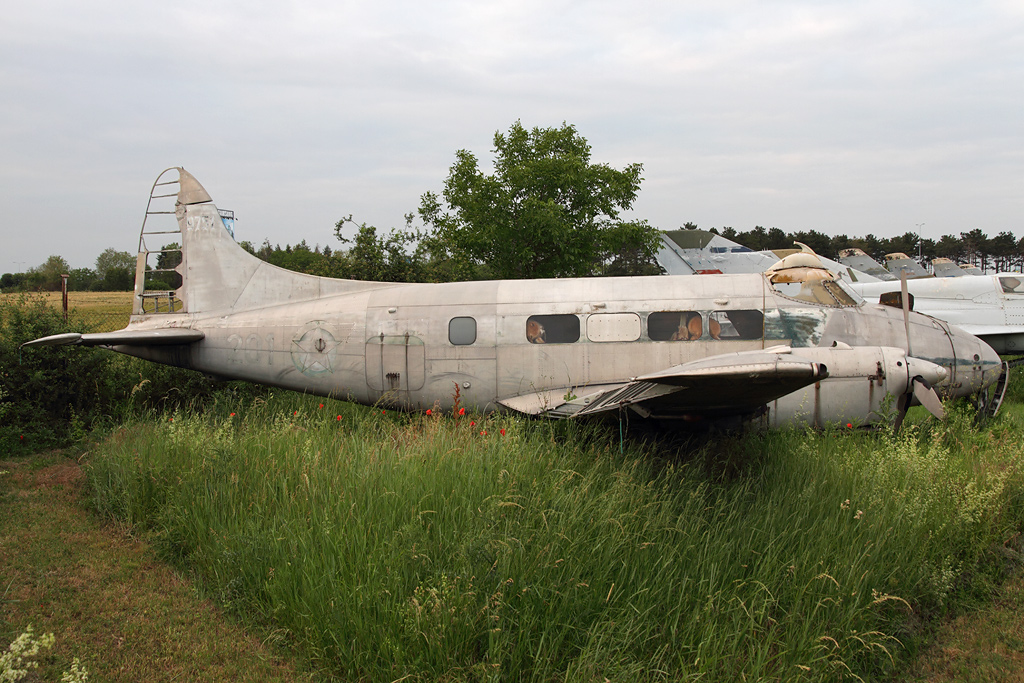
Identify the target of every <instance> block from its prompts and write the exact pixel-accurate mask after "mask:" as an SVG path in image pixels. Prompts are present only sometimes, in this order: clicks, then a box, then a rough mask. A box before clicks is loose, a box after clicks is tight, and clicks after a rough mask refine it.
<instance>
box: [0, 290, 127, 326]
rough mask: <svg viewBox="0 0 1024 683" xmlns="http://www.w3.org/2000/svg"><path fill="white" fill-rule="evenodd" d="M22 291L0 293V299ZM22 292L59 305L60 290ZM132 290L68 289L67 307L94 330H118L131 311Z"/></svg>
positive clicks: (7, 298) (124, 323) (13, 296)
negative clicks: (75, 290)
mask: <svg viewBox="0 0 1024 683" xmlns="http://www.w3.org/2000/svg"><path fill="white" fill-rule="evenodd" d="M20 296H22V295H21V294H0V301H4V300H10V299H17V298H18V297H20ZM24 296H27V297H30V298H43V299H45V300H46V301H47V302H48V303H50V304H51V305H52V306H53V307H54V308H56V309H58V310H59V309H60V307H61V294H60V292H33V293H31V294H26V295H24ZM132 296H133V292H68V310H69V311H70V312H71V314H72V315H73V316H77V317H78V318H80V319H81V320H83V321H85V322H86V323H88V324H89V327H90V330H91V331H93V332H110V331H113V330H119V329H121V328H123V327H124V326H125V325H127V324H128V317H129V316H130V315H131V313H132Z"/></svg>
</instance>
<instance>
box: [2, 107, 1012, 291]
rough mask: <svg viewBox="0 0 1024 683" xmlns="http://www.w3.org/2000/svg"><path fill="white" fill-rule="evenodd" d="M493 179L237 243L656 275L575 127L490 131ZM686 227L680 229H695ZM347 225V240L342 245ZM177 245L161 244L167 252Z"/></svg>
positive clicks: (479, 266)
mask: <svg viewBox="0 0 1024 683" xmlns="http://www.w3.org/2000/svg"><path fill="white" fill-rule="evenodd" d="M493 144H494V147H493V149H492V153H493V172H491V173H485V172H484V171H482V170H481V169H480V165H479V160H478V159H477V158H476V156H475V155H474V154H473V153H471V152H469V151H467V150H459V151H458V152H456V154H455V163H454V164H453V165H452V166H451V168H450V169H449V172H448V177H447V178H446V179H445V181H444V187H443V190H442V192H441V194H440V195H439V194H435V193H433V192H426V193H424V194H423V195H422V196H421V198H420V206H419V208H418V209H417V210H416V211H415V212H411V213H409V214H407V215H406V224H405V226H404V227H402V228H397V229H394V228H393V229H391V230H388V231H386V232H385V231H383V230H380V229H378V228H377V227H375V226H372V225H367V224H366V223H357V222H356V221H355V220H353V218H352V216H351V215H349V216H347V217H344V218H342V219H341V220H339V221H338V222H337V223H336V224H335V226H334V234H335V237H336V238H337V239H338V240H339V241H340V242H341V246H340V247H339V248H337V249H332V248H331V247H330V246H325V247H323V248H321V247H320V246H319V244H317V245H315V246H313V247H310V246H309V244H308V243H307V242H306V241H305V240H302V241H300V242H299V243H298V244H295V245H291V244H287V245H285V247H284V248H281V246H280V245H275V246H271V244H270V242H269V241H268V240H264V242H263V243H262V244H261V245H259V246H255V245H253V244H252V243H251V242H248V241H243V242H240V245H241V246H242V247H243V248H244V249H246V250H247V251H249V252H250V253H252V254H254V255H256V256H257V257H259V258H261V259H263V260H265V261H267V262H269V263H272V264H274V265H277V266H280V267H282V268H287V269H289V270H294V271H298V272H303V273H309V274H313V275H321V276H326V277H336V278H348V279H355V280H377V281H383V282H450V281H457V280H486V279H517V278H547V277H584V276H612V275H654V274H660V273H662V272H663V271H662V269H661V267H660V266H659V265H658V264H657V261H656V260H655V254H656V253H657V250H658V247H659V245H660V235H661V233H660V230H659V229H658V228H656V227H654V226H652V225H650V224H649V223H648V222H647V221H645V220H624V219H622V218H621V214H622V213H623V212H624V211H628V210H629V209H631V208H632V206H633V203H634V202H635V201H636V197H637V194H638V193H639V190H640V184H641V182H642V180H643V178H642V176H641V173H642V172H643V165H642V164H629V165H627V166H626V167H625V168H622V169H615V168H612V167H611V166H609V165H607V164H602V163H595V162H593V161H592V160H591V148H590V144H589V143H588V142H587V140H586V139H585V138H584V137H583V136H582V135H580V134H579V132H578V131H577V130H576V128H575V126H572V125H570V124H567V123H563V124H562V125H561V126H560V127H552V128H532V129H529V130H528V129H526V128H525V127H524V126H523V125H522V124H521V123H520V122H519V121H516V122H515V123H514V124H513V125H512V126H511V127H510V128H509V130H508V131H507V132H505V133H502V132H501V131H498V132H496V133H495V134H494V139H493ZM696 227H697V226H696V225H695V224H693V223H686V224H685V225H683V226H682V229H695V228H696ZM353 229H354V236H352V237H349V236H347V235H348V234H351V232H352V230H353ZM711 232H714V233H716V234H721V235H722V236H724V237H727V238H729V239H732V240H734V241H737V242H739V243H741V244H744V245H745V246H747V247H750V248H751V249H754V250H762V249H778V248H790V247H792V246H793V243H794V242H803V243H804V244H807V245H808V246H809V247H811V248H812V249H814V250H815V251H816V252H817V253H819V254H821V255H822V256H827V257H830V258H836V256H837V255H838V253H839V251H840V250H842V249H846V248H849V247H857V248H860V249H862V250H864V251H865V252H866V253H868V254H869V255H871V256H872V257H874V258H875V259H876V260H881V259H882V258H883V257H884V255H885V254H887V253H891V252H904V253H907V254H910V255H919V254H920V255H921V256H922V257H924V258H923V260H925V261H926V262H927V261H928V260H929V259H931V258H935V257H939V256H944V257H947V258H951V259H953V260H954V261H957V262H960V263H973V264H975V265H979V266H980V267H982V268H983V269H986V268H991V269H996V270H1021V269H1022V266H1024V239H1022V240H1020V241H1018V240H1016V239H1015V238H1014V236H1013V235H1012V234H1011V233H1009V232H1000V233H999V234H998V235H996V236H995V237H992V238H989V237H988V236H987V235H985V234H984V233H983V232H982V231H981V230H980V229H978V228H975V229H973V230H971V231H969V232H962V233H960V235H959V236H953V235H945V236H943V237H942V238H940V239H939V240H931V239H926V238H922V237H921V236H920V235H918V234H916V233H913V232H908V233H905V234H904V235H902V236H900V237H894V238H879V237H875V236H874V235H870V234H869V235H868V236H867V237H864V238H850V237H848V236H846V235H839V236H836V237H829V236H828V235H825V234H823V233H821V232H818V231H815V230H811V231H802V232H790V233H787V232H783V231H782V230H780V229H779V228H774V227H773V228H771V229H767V230H766V229H765V228H764V227H762V226H756V227H754V228H753V229H751V230H748V231H745V232H740V231H737V230H735V229H734V228H731V227H724V228H721V229H720V230H719V229H716V228H712V229H711ZM177 246H178V245H176V244H173V245H165V246H164V247H163V248H164V249H174V248H177ZM175 256H179V257H180V255H177V254H173V253H166V252H165V253H163V254H160V260H159V262H158V264H157V268H168V267H171V268H173V267H174V266H175V265H177V264H176V262H174V261H173V258H174V257H175ZM134 272H135V257H134V256H133V255H131V254H129V253H128V252H118V251H116V250H114V249H107V250H105V251H104V252H103V253H102V254H100V256H99V258H97V260H96V268H76V269H71V268H69V266H68V264H67V262H66V261H65V260H64V259H63V258H62V257H60V256H51V257H50V258H49V259H47V261H46V262H45V263H43V264H42V265H40V266H38V267H36V268H31V269H29V271H28V272H26V273H4V274H3V275H2V276H0V288H2V289H4V290H46V289H60V287H61V281H60V280H61V278H60V276H61V274H62V273H63V274H68V275H69V278H68V287H69V289H72V290H116V289H120V290H130V289H132V287H133V285H134ZM162 275H163V276H164V280H165V281H150V282H148V283H147V287H148V288H150V289H163V288H166V289H173V288H175V287H177V286H179V284H180V282H179V281H178V280H177V276H176V275H175V274H167V273H164V274H162Z"/></svg>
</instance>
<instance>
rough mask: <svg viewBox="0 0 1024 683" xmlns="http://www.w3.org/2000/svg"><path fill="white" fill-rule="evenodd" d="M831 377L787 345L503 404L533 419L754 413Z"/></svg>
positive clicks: (569, 388)
mask: <svg viewBox="0 0 1024 683" xmlns="http://www.w3.org/2000/svg"><path fill="white" fill-rule="evenodd" d="M826 377H828V369H827V368H826V367H825V365H824V364H823V363H819V362H816V361H813V360H810V359H807V358H802V357H800V356H799V355H798V354H795V353H793V350H792V349H791V348H790V347H788V346H778V347H773V348H770V349H764V350H758V351H745V352H741V353H728V354H721V355H718V356H711V357H709V358H703V359H701V360H696V361H691V362H689V363H683V364H682V365H676V366H674V367H671V368H667V369H665V370H661V371H659V372H654V373H650V374H647V375H642V376H640V377H635V378H633V379H632V380H630V381H628V382H623V383H620V384H613V385H605V386H602V387H596V388H595V387H590V388H589V389H591V391H588V392H587V393H585V394H583V395H580V396H576V395H575V394H576V392H580V393H582V392H584V391H587V388H584V387H576V388H572V387H567V388H564V389H558V390H551V391H544V392H537V393H534V394H524V395H522V396H515V397H510V398H508V399H504V400H501V401H499V403H501V404H502V405H504V406H505V407H507V408H512V409H513V410H517V411H519V412H524V413H529V414H532V415H545V416H549V417H577V416H582V415H587V414H594V413H601V412H608V411H612V410H618V409H619V408H623V407H626V406H631V407H634V408H636V409H637V410H638V411H640V412H641V413H659V414H661V413H664V414H674V415H682V414H687V413H712V412H723V411H725V412H730V413H732V412H735V413H742V412H747V411H750V410H754V409H756V408H758V407H760V406H762V405H765V404H766V403H769V402H770V401H774V400H775V399H777V398H779V397H781V396H785V395H786V394H789V393H791V392H793V391H796V390H798V389H802V388H803V387H805V386H807V385H809V384H813V383H815V382H817V381H820V380H823V379H825V378H826Z"/></svg>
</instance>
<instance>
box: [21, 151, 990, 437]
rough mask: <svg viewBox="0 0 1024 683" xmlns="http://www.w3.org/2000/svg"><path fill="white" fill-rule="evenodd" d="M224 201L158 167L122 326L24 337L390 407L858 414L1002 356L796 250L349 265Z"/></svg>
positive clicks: (937, 394) (829, 419) (968, 383)
mask: <svg viewBox="0 0 1024 683" xmlns="http://www.w3.org/2000/svg"><path fill="white" fill-rule="evenodd" d="M175 174H177V178H174V175H175ZM164 203H166V204H167V206H166V207H164V206H162V204H164ZM224 215H227V214H225V213H224V212H221V211H219V210H218V209H217V207H216V206H215V205H214V204H213V202H212V200H211V198H210V195H209V194H208V193H207V191H206V190H205V189H204V188H203V186H202V185H200V184H199V182H198V181H197V180H196V179H195V178H194V177H193V176H192V175H191V174H189V173H188V172H186V171H185V170H184V169H182V168H171V169H167V170H166V171H164V172H163V173H162V174H161V175H160V176H159V177H158V178H157V181H156V182H155V183H154V185H153V188H152V190H151V192H150V200H149V204H148V206H147V210H146V219H145V220H144V222H143V228H142V234H141V236H140V240H139V253H138V261H137V264H138V265H137V271H136V283H135V295H134V308H133V313H132V316H131V319H130V322H129V324H128V326H127V327H126V328H125V329H123V330H120V331H117V332H108V333H86V334H80V333H67V334H59V335H53V336H51V337H46V338H42V339H37V340H34V341H31V342H28V343H26V344H25V345H26V346H48V345H60V344H78V345H84V346H101V347H106V348H109V349H112V350H114V351H117V352H121V353H126V354H130V355H133V356H138V357H140V358H144V359H148V360H151V361H155V362H158V363H166V364H169V365H174V366H179V367H184V368H191V369H194V370H198V371H200V372H204V373H208V374H210V375H214V376H218V377H222V378H230V379H241V380H248V381H252V382H258V383H262V384H267V385H271V386H276V387H283V388H287V389H293V390H296V391H303V392H308V393H312V394H317V395H321V396H333V397H336V398H342V399H349V400H353V401H357V402H360V403H364V404H376V405H389V406H395V407H398V408H400V409H404V410H426V409H429V408H441V409H451V408H452V407H453V406H454V405H455V404H456V401H459V402H460V405H462V406H465V407H467V408H471V409H475V410H479V411H484V412H488V411H507V410H511V411H517V412H520V413H525V414H529V415H544V416H552V417H577V418H578V417H582V416H586V415H597V414H602V413H603V414H606V415H611V416H615V415H618V416H619V417H620V419H621V418H622V415H623V414H624V413H625V414H628V415H631V416H633V419H636V418H647V419H650V420H654V421H657V422H656V424H657V425H658V426H662V425H665V424H668V425H697V424H700V425H716V424H724V425H728V426H752V427H755V428H759V427H773V426H779V425H791V424H808V425H814V426H823V425H825V424H836V423H839V424H843V425H846V424H849V425H858V426H859V425H866V424H871V423H876V422H879V421H882V420H884V419H886V418H887V417H889V416H891V415H892V413H893V412H897V413H898V417H897V419H902V415H903V414H905V412H906V409H907V408H908V407H909V406H910V405H911V404H912V403H922V404H924V405H925V406H926V407H927V408H928V409H929V410H931V411H932V412H933V413H935V414H938V415H941V413H942V405H941V403H940V398H947V397H958V396H969V395H974V394H984V393H989V392H990V387H992V386H993V385H994V384H996V383H997V379H998V378H999V377H1000V373H1001V371H1003V370H1004V368H1003V366H1002V364H1001V362H1000V359H999V357H998V356H997V355H996V354H995V352H994V351H993V350H992V349H991V347H989V346H988V345H987V344H985V343H984V342H982V341H980V340H979V339H978V338H977V337H974V336H972V335H970V334H967V333H966V332H963V331H961V330H959V329H957V328H955V327H952V326H950V325H947V324H946V323H944V322H942V321H940V320H936V319H935V318H931V317H928V316H924V315H920V314H918V313H913V312H909V311H907V310H902V311H901V310H899V309H895V308H892V307H890V306H882V305H878V304H866V303H864V301H863V300H862V299H861V298H860V297H859V296H858V295H857V294H855V293H853V292H852V291H851V290H850V289H849V288H848V287H847V286H846V285H845V284H844V283H842V282H840V281H838V280H837V279H835V278H834V277H833V276H832V275H831V273H829V271H828V270H827V269H825V268H823V267H822V266H821V263H820V262H818V261H817V259H811V258H808V255H807V254H799V253H798V254H795V255H794V256H790V257H787V258H786V259H783V260H781V261H780V262H779V263H777V264H776V265H775V266H774V267H773V268H771V269H769V270H768V271H767V272H765V273H751V274H741V275H710V276H705V277H672V276H652V277H620V278H566V279H546V280H511V281H485V282H450V283H435V284H414V283H385V282H363V281H354V280H340V279H331V278H325V277H317V276H312V275H306V274H301V273H295V272H291V271H287V270H284V269H281V268H278V267H276V266H273V265H271V264H269V263H266V262H264V261H262V260H260V259H258V258H256V257H255V256H252V255H251V254H249V253H248V252H246V251H245V250H244V249H242V248H241V247H239V246H238V245H237V244H236V243H235V240H234V238H233V237H232V235H231V234H230V233H229V231H228V229H227V227H226V222H225V218H224ZM163 221H166V222H163ZM157 243H161V244H166V243H177V244H179V245H181V247H180V249H176V248H173V249H164V248H163V247H157V246H156V244H157ZM167 251H173V252H179V251H180V255H179V254H177V253H175V254H173V255H172V256H174V257H180V264H178V265H177V266H175V267H174V268H173V269H172V270H173V271H174V273H176V274H178V275H180V277H181V285H180V287H178V288H176V289H174V290H169V291H168V290H166V288H165V289H162V290H156V291H154V290H153V289H152V287H151V286H150V285H149V283H150V281H151V280H156V279H160V278H165V277H167V276H168V275H173V273H165V272H161V270H162V269H160V268H151V265H152V260H155V259H156V258H157V257H159V255H160V254H161V253H165V252H167ZM166 260H167V259H164V261H165V262H166ZM163 270H166V269H163ZM890 396H891V397H895V398H896V401H895V404H890V403H887V397H890ZM989 405H990V409H991V406H992V405H993V404H992V403H990V404H989ZM886 406H891V407H890V409H889V410H887V409H886ZM996 407H997V404H996Z"/></svg>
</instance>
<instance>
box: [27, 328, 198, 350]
mask: <svg viewBox="0 0 1024 683" xmlns="http://www.w3.org/2000/svg"><path fill="white" fill-rule="evenodd" d="M205 336H206V335H205V334H203V333H202V332H200V331H199V330H190V329H188V328H186V327H163V328H158V329H154V330H118V331H117V332H91V333H87V334H82V333H80V332H68V333H65V334H54V335H50V336H49V337H42V338H41V339H33V340H32V341H29V342H25V343H24V344H22V346H64V345H66V344H73V345H76V346H118V345H125V346H167V345H170V344H191V343H192V342H197V341H199V340H201V339H203V338H204V337H205Z"/></svg>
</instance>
